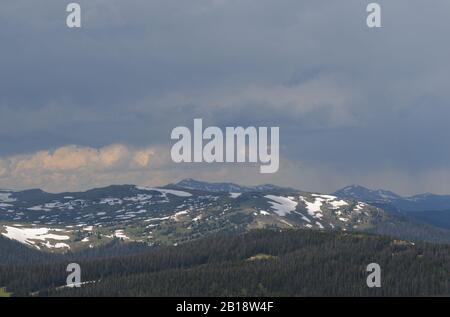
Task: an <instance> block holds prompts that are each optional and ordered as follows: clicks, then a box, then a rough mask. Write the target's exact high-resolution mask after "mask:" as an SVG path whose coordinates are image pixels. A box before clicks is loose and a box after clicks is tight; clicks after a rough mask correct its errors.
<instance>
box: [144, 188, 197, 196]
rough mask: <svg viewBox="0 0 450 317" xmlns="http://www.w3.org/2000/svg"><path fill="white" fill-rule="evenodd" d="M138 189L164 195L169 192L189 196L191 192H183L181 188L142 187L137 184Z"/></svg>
mask: <svg viewBox="0 0 450 317" xmlns="http://www.w3.org/2000/svg"><path fill="white" fill-rule="evenodd" d="M136 188H137V189H139V190H145V191H157V192H160V193H162V194H164V195H166V194H171V195H174V196H178V197H191V196H192V194H191V193H188V192H184V191H181V190H174V189H165V188H154V187H143V186H137V187H136Z"/></svg>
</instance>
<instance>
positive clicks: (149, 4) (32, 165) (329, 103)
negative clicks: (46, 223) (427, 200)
mask: <svg viewBox="0 0 450 317" xmlns="http://www.w3.org/2000/svg"><path fill="white" fill-rule="evenodd" d="M66 2H67V3H66ZM369 2H370V1H362V0H342V1H331V0H326V1H316V0H183V1H181V0H177V1H175V0H128V1H121V0H89V1H88V0H79V1H78V3H79V4H80V5H81V8H82V27H81V28H80V29H69V28H67V27H66V24H65V20H66V15H67V13H66V12H65V9H66V5H67V4H68V3H69V1H61V0H40V1H31V0H26V1H25V0H14V1H2V3H1V5H0V188H11V189H26V188H37V187H38V188H42V189H45V190H48V191H51V192H60V191H74V190H85V189H89V188H93V187H99V186H104V185H109V184H124V183H126V184H138V185H164V184H166V183H170V182H175V181H177V180H181V179H183V178H186V177H193V178H198V179H202V180H207V181H233V182H237V183H242V184H259V183H274V184H278V185H284V186H292V187H295V188H299V189H302V190H309V191H318V192H332V191H334V190H336V189H338V188H340V187H343V186H346V185H349V184H361V185H365V186H368V187H371V188H383V189H389V190H393V191H396V192H398V193H400V194H403V195H411V194H415V193H421V192H434V193H441V194H444V193H450V138H449V125H448V121H449V120H448V119H449V118H450V89H449V87H450V63H449V60H448V59H449V56H450V41H448V34H449V33H450V32H449V31H450V23H449V21H448V12H449V11H450V2H449V1H448V0H434V1H433V2H432V4H430V2H429V1H425V0H396V1H386V0H383V1H381V0H380V1H378V3H379V4H380V5H381V8H382V26H383V27H382V28H379V29H369V28H368V27H367V25H366V17H367V13H366V6H367V4H368V3H369ZM194 118H202V119H203V123H204V125H205V126H219V127H228V126H230V127H235V126H244V127H247V126H256V127H258V126H268V127H271V126H277V127H280V170H279V172H278V173H276V174H269V175H262V174H260V173H259V164H256V165H255V164H224V165H220V164H174V163H172V161H171V159H170V148H171V146H172V145H173V141H172V140H171V139H170V133H171V131H172V129H173V128H175V127H177V126H187V127H192V125H193V119H194Z"/></svg>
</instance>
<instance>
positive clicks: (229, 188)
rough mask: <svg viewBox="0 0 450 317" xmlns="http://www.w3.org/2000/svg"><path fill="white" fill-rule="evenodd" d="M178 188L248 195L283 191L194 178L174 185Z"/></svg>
mask: <svg viewBox="0 0 450 317" xmlns="http://www.w3.org/2000/svg"><path fill="white" fill-rule="evenodd" d="M172 185H174V186H176V187H181V188H185V189H193V190H202V191H211V192H230V193H231V192H236V193H246V192H259V191H265V190H276V189H281V187H278V186H276V185H272V184H264V185H257V186H244V185H238V184H235V183H227V182H223V183H209V182H205V181H199V180H196V179H193V178H186V179H183V180H181V181H179V182H178V183H175V184H172Z"/></svg>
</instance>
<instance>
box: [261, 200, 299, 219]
mask: <svg viewBox="0 0 450 317" xmlns="http://www.w3.org/2000/svg"><path fill="white" fill-rule="evenodd" d="M264 197H265V198H267V199H270V201H269V203H270V204H271V205H272V206H271V207H272V209H273V210H274V211H275V213H276V214H277V215H279V216H282V217H283V216H286V215H287V214H289V213H291V212H293V211H294V210H295V208H296V207H297V204H298V203H297V202H296V201H294V200H293V198H292V197H283V196H275V195H266V196H264Z"/></svg>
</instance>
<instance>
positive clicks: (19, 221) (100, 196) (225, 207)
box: [0, 179, 450, 252]
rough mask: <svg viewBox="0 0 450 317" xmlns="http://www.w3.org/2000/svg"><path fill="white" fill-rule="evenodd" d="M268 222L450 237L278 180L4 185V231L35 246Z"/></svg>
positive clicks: (56, 248) (53, 247)
mask: <svg viewBox="0 0 450 317" xmlns="http://www.w3.org/2000/svg"><path fill="white" fill-rule="evenodd" d="M261 228H280V229H283V228H304V229H311V230H339V231H364V232H372V233H381V234H388V235H392V236H396V237H399V238H402V239H408V240H428V241H438V242H449V241H450V232H449V231H448V230H445V229H443V228H437V227H434V226H432V225H429V224H425V223H421V222H419V221H417V220H413V219H412V218H409V217H407V216H404V215H398V214H395V213H390V212H388V211H386V210H384V209H383V208H380V207H377V206H375V205H372V204H370V203H367V202H364V201H360V200H358V199H355V198H353V197H348V198H339V197H338V195H326V194H320V193H309V192H303V191H300V190H295V189H290V188H282V187H277V186H274V185H260V186H254V187H252V186H241V185H236V184H231V183H206V182H201V181H196V180H193V179H186V180H183V181H181V182H179V183H175V184H170V185H167V186H164V187H158V188H156V187H142V186H134V185H114V186H109V187H104V188H97V189H92V190H88V191H86V192H77V193H60V194H51V193H46V192H44V191H42V190H39V189H34V190H26V191H10V190H0V234H1V235H2V236H4V237H6V238H9V239H12V240H16V241H18V242H21V243H23V244H25V245H27V246H29V247H31V248H34V249H38V250H45V251H51V252H67V251H69V250H70V251H78V250H82V249H89V248H95V247H98V246H102V245H106V244H108V243H110V242H111V241H113V240H121V241H124V242H140V243H143V244H147V245H151V246H153V245H177V244H179V243H183V242H186V241H190V240H194V239H198V238H201V237H204V236H207V235H211V234H214V233H218V232H224V233H226V232H229V233H242V232H246V231H249V230H251V229H261Z"/></svg>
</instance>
